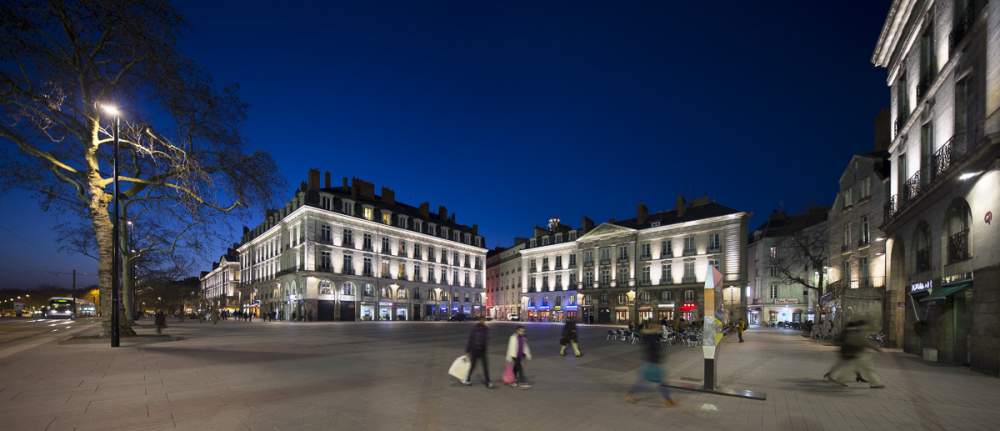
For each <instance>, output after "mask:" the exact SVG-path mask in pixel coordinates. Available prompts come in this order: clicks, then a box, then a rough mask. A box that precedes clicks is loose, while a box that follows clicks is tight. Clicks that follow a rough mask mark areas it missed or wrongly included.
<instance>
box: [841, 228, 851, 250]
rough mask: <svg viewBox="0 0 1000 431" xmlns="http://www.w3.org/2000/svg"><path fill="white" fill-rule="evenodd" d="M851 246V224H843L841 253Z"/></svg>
mask: <svg viewBox="0 0 1000 431" xmlns="http://www.w3.org/2000/svg"><path fill="white" fill-rule="evenodd" d="M850 246H851V224H850V223H844V247H843V249H842V250H841V251H846V250H847V249H848V248H849V247H850Z"/></svg>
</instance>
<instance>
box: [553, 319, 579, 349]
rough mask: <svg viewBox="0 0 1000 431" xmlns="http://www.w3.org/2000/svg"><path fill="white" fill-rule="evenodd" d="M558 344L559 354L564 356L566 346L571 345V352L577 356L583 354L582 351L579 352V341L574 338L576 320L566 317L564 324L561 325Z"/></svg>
mask: <svg viewBox="0 0 1000 431" xmlns="http://www.w3.org/2000/svg"><path fill="white" fill-rule="evenodd" d="M559 344H560V345H561V346H562V347H560V348H559V356H566V346H567V345H572V346H573V353H575V354H576V357H577V358H579V357H581V356H583V352H580V342H579V341H578V340H577V338H576V321H575V320H573V319H566V324H564V325H563V329H562V337H561V338H559Z"/></svg>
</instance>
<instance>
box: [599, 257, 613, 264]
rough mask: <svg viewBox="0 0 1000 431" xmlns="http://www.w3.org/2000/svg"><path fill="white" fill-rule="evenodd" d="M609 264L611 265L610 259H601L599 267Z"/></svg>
mask: <svg viewBox="0 0 1000 431" xmlns="http://www.w3.org/2000/svg"><path fill="white" fill-rule="evenodd" d="M609 263H611V258H603V259H601V265H607V264H609Z"/></svg>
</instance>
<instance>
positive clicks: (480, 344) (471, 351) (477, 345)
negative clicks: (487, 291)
mask: <svg viewBox="0 0 1000 431" xmlns="http://www.w3.org/2000/svg"><path fill="white" fill-rule="evenodd" d="M487 344H489V330H488V328H486V320H485V319H484V318H482V317H480V318H479V322H477V323H476V326H473V327H472V332H471V333H470V334H469V342H468V343H466V344H465V354H466V355H468V356H469V359H471V360H472V365H471V366H470V367H469V375H468V376H467V377H466V378H465V381H463V382H462V384H463V385H466V386H469V385H471V384H472V372H473V371H475V370H476V363H477V362H480V361H481V362H482V363H483V378H484V379H485V380H484V381H483V383H484V384H485V385H486V387H487V388H493V383H492V382H490V366H489V364H487V363H486V346H487Z"/></svg>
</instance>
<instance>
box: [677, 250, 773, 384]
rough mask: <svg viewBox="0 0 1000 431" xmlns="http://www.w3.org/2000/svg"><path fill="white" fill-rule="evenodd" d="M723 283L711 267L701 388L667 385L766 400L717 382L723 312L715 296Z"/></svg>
mask: <svg viewBox="0 0 1000 431" xmlns="http://www.w3.org/2000/svg"><path fill="white" fill-rule="evenodd" d="M721 281H722V273H720V272H719V271H718V270H717V269H715V267H713V266H711V265H709V266H708V273H707V274H706V275H705V313H704V315H705V320H704V323H703V324H702V347H701V349H702V354H703V356H704V359H705V363H704V379H703V380H702V385H701V386H696V385H693V384H690V383H686V382H668V383H666V384H665V385H666V386H669V387H672V388H676V389H684V390H689V391H697V392H705V393H710V394H716V395H727V396H731V397H741V398H749V399H753V400H761V401H763V400H766V399H767V394H765V393H763V392H758V391H753V390H750V389H730V388H726V387H722V386H719V384H718V381H716V361H717V360H718V358H719V346H720V344H721V342H722V338H723V334H722V321H721V320H719V319H718V317H716V316H718V315H721V310H718V309H716V306H715V294H716V289H715V288H716V286H718V285H719V283H720V282H721Z"/></svg>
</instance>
